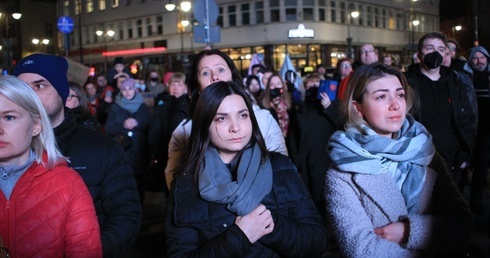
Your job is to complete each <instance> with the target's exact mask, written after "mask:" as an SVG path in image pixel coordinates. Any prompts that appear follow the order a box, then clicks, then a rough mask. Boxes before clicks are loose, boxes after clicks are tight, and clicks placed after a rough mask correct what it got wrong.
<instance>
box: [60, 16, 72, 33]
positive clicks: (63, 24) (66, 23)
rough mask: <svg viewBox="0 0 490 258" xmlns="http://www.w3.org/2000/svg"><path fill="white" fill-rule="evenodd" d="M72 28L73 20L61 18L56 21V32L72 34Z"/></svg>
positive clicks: (68, 17) (67, 17)
mask: <svg viewBox="0 0 490 258" xmlns="http://www.w3.org/2000/svg"><path fill="white" fill-rule="evenodd" d="M74 26H75V23H73V19H72V18H70V16H61V17H60V18H59V19H58V30H59V31H61V33H63V34H68V33H70V32H72V31H73V27H74Z"/></svg>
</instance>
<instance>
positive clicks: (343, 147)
mask: <svg viewBox="0 0 490 258" xmlns="http://www.w3.org/2000/svg"><path fill="white" fill-rule="evenodd" d="M396 135H397V138H396V139H389V138H387V137H383V136H380V135H378V134H376V132H374V131H373V130H372V129H371V128H369V127H368V126H367V125H362V126H361V128H358V127H355V126H348V127H347V129H346V131H345V132H342V131H337V132H335V133H334V134H333V135H332V137H331V138H330V142H329V144H328V150H329V153H330V157H331V158H332V161H333V163H334V164H335V166H337V167H338V168H339V169H340V170H341V171H344V172H351V173H361V174H382V173H390V174H391V176H392V177H393V179H394V180H395V183H396V185H397V186H398V188H399V189H400V191H401V193H402V195H403V197H404V199H405V203H406V205H407V210H408V212H409V213H410V212H411V211H413V212H416V211H415V210H412V209H413V208H414V207H415V205H416V203H417V201H418V199H419V195H420V193H421V191H422V188H423V185H424V183H425V179H426V173H427V171H426V168H427V166H428V165H429V164H430V162H431V161H432V157H433V156H434V153H435V148H434V145H433V144H432V136H431V135H430V134H429V132H427V130H426V129H425V127H423V126H422V125H421V124H420V123H418V122H417V121H415V119H413V117H412V116H410V115H407V119H405V122H404V123H403V125H402V128H401V129H400V131H399V132H398V133H397V134H396Z"/></svg>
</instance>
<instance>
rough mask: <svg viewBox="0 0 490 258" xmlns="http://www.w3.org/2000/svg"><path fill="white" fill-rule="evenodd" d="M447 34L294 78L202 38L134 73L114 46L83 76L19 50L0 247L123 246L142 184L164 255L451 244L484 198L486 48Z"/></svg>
mask: <svg viewBox="0 0 490 258" xmlns="http://www.w3.org/2000/svg"><path fill="white" fill-rule="evenodd" d="M458 47H459V46H458V43H457V42H456V41H455V40H452V39H449V40H448V39H447V38H446V36H445V35H444V34H441V33H438V32H434V33H428V34H426V35H424V36H423V37H422V38H421V39H420V41H419V43H418V47H417V52H416V55H415V56H416V58H414V60H413V63H412V64H411V65H410V66H408V67H407V69H406V70H404V71H402V70H400V69H398V68H397V67H396V66H395V64H394V59H393V58H392V57H391V56H383V57H382V60H381V62H379V61H378V52H377V50H376V48H375V47H374V46H373V45H371V44H364V45H362V46H360V47H359V49H358V52H357V56H356V60H351V59H348V58H342V59H340V60H338V62H337V64H336V70H335V72H334V74H333V76H329V75H327V74H326V73H325V67H324V66H323V65H321V64H320V65H318V66H317V68H316V70H315V71H314V72H313V73H310V74H308V75H306V76H303V77H302V78H300V74H298V73H296V72H295V71H287V72H286V73H285V74H281V73H279V72H276V71H275V70H274V69H272V68H268V67H266V66H265V65H262V64H258V65H254V66H253V67H252V68H251V69H250V70H251V74H249V75H248V76H247V77H245V78H242V76H241V75H240V73H239V71H238V70H237V68H236V66H235V64H234V62H233V60H232V59H231V58H230V57H229V56H228V55H227V54H225V53H223V52H221V51H219V50H217V49H206V50H203V51H201V52H200V53H199V54H197V55H196V57H195V58H194V60H193V63H192V66H191V67H190V70H189V72H188V73H187V74H184V73H181V72H178V71H174V72H172V73H168V75H166V76H165V77H164V78H162V77H163V76H162V75H161V74H160V73H159V72H158V71H150V72H148V78H147V80H145V79H138V78H133V76H132V75H131V73H130V72H129V71H128V69H127V67H126V66H125V65H124V61H123V59H122V58H116V59H115V61H114V67H113V68H112V69H111V70H110V71H109V72H108V73H107V75H104V74H99V75H96V76H93V77H89V79H88V80H87V82H86V83H85V84H84V85H80V84H78V83H76V82H72V81H68V78H67V76H66V72H67V69H68V64H67V61H66V60H65V59H64V58H63V57H60V56H55V55H48V54H33V55H30V56H27V57H25V58H23V59H22V60H20V61H19V62H18V63H17V65H16V66H15V68H14V71H13V76H3V77H1V78H0V114H2V115H1V116H0V163H2V166H1V168H2V170H3V180H0V181H1V182H0V189H1V190H2V192H3V196H2V197H1V198H0V207H4V209H3V212H2V213H0V218H3V219H4V220H5V223H2V225H1V226H0V236H1V240H2V241H0V252H2V251H7V252H10V255H12V256H14V257H25V256H36V255H40V256H67V257H87V256H90V257H121V256H122V255H123V254H124V252H125V250H126V249H127V248H128V246H130V245H131V244H133V243H134V241H135V240H136V238H137V237H138V235H139V233H140V230H141V227H142V207H143V206H142V204H143V202H144V200H145V198H144V193H145V190H151V191H163V192H164V193H165V196H167V201H166V208H165V210H166V213H165V218H164V219H165V223H164V226H165V229H164V231H165V238H166V242H165V246H166V248H165V249H166V254H162V256H165V257H182V256H191V257H321V255H322V254H324V253H325V251H326V250H327V249H329V250H332V248H330V247H332V246H335V248H333V249H335V250H338V251H339V252H340V254H341V255H343V256H345V257H421V256H429V257H431V256H440V257H461V255H463V256H464V255H465V253H466V250H465V248H466V244H467V243H468V239H469V238H470V235H471V232H472V227H473V217H472V213H473V214H481V213H482V212H484V211H485V209H486V208H485V207H483V204H482V199H483V191H484V189H485V185H486V177H487V172H488V168H489V165H488V162H489V155H488V154H489V147H490V130H489V129H490V125H489V124H488V123H489V122H487V121H488V120H487V119H485V114H486V112H485V109H486V108H487V107H488V106H490V93H489V86H490V66H489V64H488V61H489V59H490V55H489V53H488V51H487V50H486V49H485V48H483V47H481V46H478V47H474V48H473V49H471V51H470V52H469V55H468V58H467V59H465V58H463V57H461V56H458ZM298 82H300V83H298ZM298 85H299V87H298ZM468 186H469V187H470V198H469V201H468V202H467V201H465V199H464V198H463V196H462V192H463V191H464V188H465V187H468ZM40 193H42V194H40ZM47 206H48V207H49V209H48V208H43V207H47ZM20 214H22V215H20ZM26 218H27V219H26ZM13 225H15V226H13ZM19 225H22V226H19ZM46 232H49V234H46ZM41 235H42V237H41ZM2 243H4V244H3V245H4V246H3V247H2V246H1V245H2ZM47 243H49V245H48V244H47ZM45 246H49V248H45ZM41 247H43V248H41Z"/></svg>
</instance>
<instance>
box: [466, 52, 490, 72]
mask: <svg viewBox="0 0 490 258" xmlns="http://www.w3.org/2000/svg"><path fill="white" fill-rule="evenodd" d="M487 64H488V58H487V57H486V56H485V55H484V54H483V53H482V52H476V53H475V54H474V55H473V58H471V60H470V65H471V68H473V69H474V70H477V71H479V72H483V71H485V69H486V68H487Z"/></svg>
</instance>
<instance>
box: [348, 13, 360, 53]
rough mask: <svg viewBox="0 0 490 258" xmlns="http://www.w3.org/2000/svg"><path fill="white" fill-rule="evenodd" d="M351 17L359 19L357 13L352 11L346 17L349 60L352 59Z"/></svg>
mask: <svg viewBox="0 0 490 258" xmlns="http://www.w3.org/2000/svg"><path fill="white" fill-rule="evenodd" d="M351 16H352V18H357V17H359V12H358V11H352V12H351V13H349V15H348V16H347V17H348V19H347V57H348V58H349V59H353V58H354V53H353V51H352V37H351V36H350V24H351Z"/></svg>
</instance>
